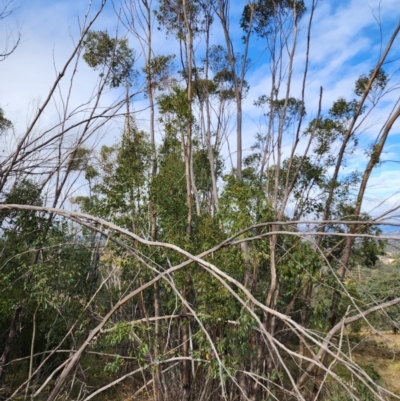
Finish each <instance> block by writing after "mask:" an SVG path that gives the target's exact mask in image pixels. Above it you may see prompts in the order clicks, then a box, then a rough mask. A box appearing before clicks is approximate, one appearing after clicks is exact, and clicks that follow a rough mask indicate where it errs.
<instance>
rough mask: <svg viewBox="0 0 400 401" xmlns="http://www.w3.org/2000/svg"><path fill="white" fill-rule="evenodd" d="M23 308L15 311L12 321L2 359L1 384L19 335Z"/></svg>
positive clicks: (0, 361)
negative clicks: (5, 367)
mask: <svg viewBox="0 0 400 401" xmlns="http://www.w3.org/2000/svg"><path fill="white" fill-rule="evenodd" d="M21 313H22V308H21V307H20V306H19V307H17V308H16V309H15V311H14V316H13V318H12V320H11V324H10V328H9V330H8V335H7V338H6V342H5V345H4V350H3V353H2V355H1V357H0V384H1V383H2V382H3V381H4V378H5V375H6V371H5V369H4V366H5V365H6V364H7V363H8V362H9V361H10V357H11V353H12V351H13V345H14V342H15V339H16V337H17V336H18V333H19V328H18V326H19V322H20V319H21Z"/></svg>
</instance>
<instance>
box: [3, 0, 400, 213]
mask: <svg viewBox="0 0 400 401" xmlns="http://www.w3.org/2000/svg"><path fill="white" fill-rule="evenodd" d="M115 3H116V4H117V1H116V2H115ZM93 4H94V8H95V7H96V5H98V4H99V1H98V0H97V1H96V0H95V1H93ZM243 4H245V2H243ZM243 4H242V2H233V1H232V7H231V10H232V12H234V13H235V15H236V18H235V17H234V18H232V21H231V24H232V26H233V25H234V24H235V23H236V21H237V20H238V19H239V17H240V13H241V9H242V7H243ZM87 5H88V2H86V1H85V0H79V1H77V0H69V1H60V0H57V1H48V0H31V1H26V0H25V1H24V0H20V1H19V2H17V1H16V2H15V6H16V9H15V11H14V13H13V14H12V15H11V16H10V17H8V18H7V19H6V20H4V21H0V35H1V36H0V37H1V38H4V37H5V32H6V29H8V31H11V32H17V31H18V30H19V31H20V32H21V34H22V41H21V44H20V46H19V47H18V49H17V50H16V52H15V53H14V54H13V55H12V56H11V57H9V58H8V59H7V60H5V61H4V62H2V63H0V69H1V74H0V107H2V108H3V109H4V111H5V113H6V115H7V116H8V118H10V119H11V120H12V121H13V122H14V123H15V127H16V129H17V131H23V129H24V127H26V125H27V124H28V121H29V119H30V118H31V116H32V114H33V112H34V110H35V108H36V107H37V105H38V104H39V103H40V101H41V100H42V99H43V98H44V96H45V95H46V92H47V91H48V89H49V88H50V86H51V84H52V82H53V81H54V77H55V75H56V71H58V70H59V68H60V66H61V65H62V63H63V62H64V61H65V59H66V58H67V57H68V55H69V52H70V51H71V49H72V48H73V40H74V39H76V38H77V33H78V30H79V25H78V24H79V19H80V20H82V18H83V14H84V12H85V11H86V9H87ZM399 18H400V7H399V6H398V0H382V1H377V0H374V1H365V0H348V1H342V0H340V1H336V0H335V1H333V0H321V1H320V2H319V5H318V7H317V10H316V13H315V17H314V25H313V29H312V42H311V54H310V67H309V80H308V84H307V87H306V105H307V113H308V117H309V118H310V119H311V118H312V117H313V116H315V114H316V112H317V108H318V93H319V87H320V86H323V88H324V97H323V102H322V105H323V110H324V111H327V110H328V109H329V108H330V107H331V105H332V103H333V101H335V100H337V99H338V98H339V97H341V96H343V97H345V98H346V99H348V100H350V99H352V98H353V97H354V94H353V92H352V91H353V87H354V82H355V80H356V79H357V78H358V77H359V76H360V75H361V74H363V73H368V72H369V71H370V70H371V68H373V66H374V65H375V64H376V62H377V60H378V57H379V54H380V51H381V49H382V45H383V46H385V44H386V42H387V39H388V37H389V36H390V35H391V33H392V31H393V29H394V26H395V25H396V22H397V21H398V19H399ZM235 19H236V21H235ZM377 21H380V26H379V24H378V22H377ZM116 28H117V19H116V16H115V13H114V11H113V7H112V4H111V2H109V3H108V5H107V6H106V9H105V11H104V12H103V13H102V14H101V16H100V18H99V19H98V21H97V22H96V24H95V26H94V29H99V30H100V29H102V30H103V29H107V30H108V31H109V32H115V29H116ZM119 31H120V32H121V33H123V29H122V27H119ZM305 31H306V25H305V24H304V26H303V28H302V32H301V35H300V39H299V43H298V55H297V56H296V63H295V70H294V80H293V84H292V90H291V95H292V96H294V97H299V96H300V85H301V74H302V71H303V61H304V49H305V35H304V34H305ZM234 32H235V34H236V40H235V46H237V48H238V50H240V49H241V45H240V37H241V36H242V32H241V31H240V29H239V28H237V29H235V31H234ZM154 35H155V39H154V41H155V48H156V51H159V52H160V53H162V54H165V53H171V52H172V53H174V52H177V47H174V46H175V45H173V41H171V40H168V39H167V38H166V37H165V34H164V33H163V32H160V31H157V30H155V32H154ZM381 35H382V38H381ZM221 39H222V31H221V29H219V28H218V26H216V27H215V30H214V35H213V38H212V40H213V41H215V43H218V41H219V40H221ZM381 39H382V41H381ZM130 40H131V42H130V43H131V45H133V46H134V47H135V42H134V41H133V40H132V38H131V39H130ZM1 43H2V42H1V41H0V46H1ZM201 45H202V44H201V43H199V44H198V46H199V48H201ZM262 48H263V43H262V40H261V39H258V40H257V39H254V41H253V42H252V46H251V52H250V57H251V58H252V59H253V60H256V59H257V57H258V54H257V53H259V52H260V49H262ZM399 57H400V38H398V39H397V41H396V43H395V46H394V48H393V51H392V54H391V55H390V56H389V58H388V60H390V61H392V62H391V63H388V64H387V65H386V66H385V69H386V71H388V72H389V74H393V80H392V82H393V85H394V84H395V83H396V82H398V78H399V72H398V69H399V67H400V59H398V58H399ZM77 79H78V80H77V85H76V87H75V89H74V91H73V95H72V100H73V102H76V103H77V104H78V103H79V102H80V101H81V100H82V99H84V98H85V97H86V96H88V95H89V94H90V92H91V91H92V88H93V86H94V85H95V83H96V80H97V75H96V72H93V71H91V70H90V69H89V68H88V67H86V66H85V65H84V64H83V63H81V64H79V66H78V76H77ZM247 80H248V82H249V84H250V88H251V89H250V92H249V95H248V96H247V98H246V99H245V100H244V112H245V117H244V130H243V131H244V136H243V142H244V148H245V150H246V149H249V148H250V146H251V145H252V144H253V142H254V140H253V138H254V134H255V133H256V132H257V131H258V129H259V128H260V117H259V110H258V109H256V108H255V107H254V105H253V102H254V100H256V99H257V98H258V96H260V95H262V94H267V93H268V91H269V88H270V83H269V74H268V65H267V63H266V60H264V59H263V58H262V57H261V59H260V60H259V62H258V63H257V64H256V65H255V66H254V67H253V68H252V69H251V70H250V71H249V73H248V75H247ZM399 93H400V92H399V91H398V90H393V91H392V92H391V93H389V94H388V95H387V97H386V98H385V101H384V102H382V105H381V106H379V107H378V108H377V109H376V110H375V111H374V112H373V113H372V114H371V116H370V117H369V118H368V120H367V121H366V123H365V125H364V129H363V130H362V131H361V133H360V136H359V139H360V144H361V147H360V150H359V151H357V153H356V155H355V156H354V157H353V158H351V159H350V160H349V161H348V164H347V169H348V171H352V170H354V169H361V168H362V167H363V166H364V165H365V155H364V149H363V148H366V147H367V146H368V145H369V144H371V142H372V141H373V140H374V138H375V137H376V133H377V132H378V131H379V130H380V129H381V127H382V124H383V123H384V122H385V120H386V118H387V116H388V113H389V110H390V109H391V108H392V107H393V105H394V104H395V102H396V101H397V100H398V98H399ZM116 96H118V94H117V93H116V92H115V91H114V92H112V91H110V92H109V93H108V94H107V95H106V97H105V98H104V102H106V101H107V100H109V101H112V100H114V98H115V97H116ZM144 106H145V101H144V100H143V99H139V98H138V100H137V101H136V102H134V104H133V109H134V110H136V111H138V110H141V109H142V108H143V107H144ZM53 119H54V116H53V115H52V114H51V112H50V111H49V112H48V113H47V114H46V115H45V118H44V119H43V121H42V122H41V127H43V128H44V127H45V126H46V124H51V122H52V121H53ZM138 119H139V120H140V121H143V123H144V125H145V124H146V114H143V115H142V114H139V115H138ZM38 129H41V128H38ZM118 135H119V132H118V130H116V131H115V132H114V131H113V130H111V131H110V130H109V131H107V132H103V139H101V138H98V141H99V142H101V141H102V140H103V141H106V142H112V141H113V140H114V139H115V138H117V137H118ZM3 145H4V144H3ZM231 147H232V148H235V138H234V135H232V136H231ZM382 160H394V161H396V160H400V124H399V123H396V125H395V127H394V128H393V130H392V133H391V135H390V138H389V140H388V142H387V145H386V149H385V152H384V154H383V156H382ZM399 177H400V164H399V163H395V162H385V163H383V164H382V165H381V166H380V167H379V168H378V169H376V171H374V174H373V177H372V178H371V181H370V185H369V190H368V196H367V202H366V203H365V205H364V210H365V211H373V214H376V213H380V212H382V211H383V210H385V209H387V208H388V207H393V206H395V205H400V193H399V191H400V179H399ZM385 198H388V200H387V201H386V203H385V205H381V203H382V202H383V200H384V199H385Z"/></svg>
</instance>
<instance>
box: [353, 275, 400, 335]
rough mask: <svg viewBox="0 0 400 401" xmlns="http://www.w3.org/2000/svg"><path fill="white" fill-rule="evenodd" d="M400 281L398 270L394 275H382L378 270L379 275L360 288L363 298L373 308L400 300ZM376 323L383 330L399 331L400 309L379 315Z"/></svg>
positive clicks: (389, 309) (396, 307) (397, 307)
mask: <svg viewBox="0 0 400 401" xmlns="http://www.w3.org/2000/svg"><path fill="white" fill-rule="evenodd" d="M399 280H400V271H399V269H397V268H393V272H392V273H386V272H385V273H380V272H379V270H378V272H377V274H374V275H373V276H372V277H371V278H370V279H369V280H367V281H366V283H365V284H364V285H362V286H360V290H359V291H360V293H361V297H362V299H363V300H364V302H365V303H366V304H368V305H371V306H372V305H374V304H379V303H383V302H387V301H391V300H393V299H395V298H398V297H400V288H399V285H398V283H399ZM374 323H375V324H376V326H377V327H378V328H379V329H381V330H388V329H393V330H394V331H397V330H398V329H399V328H400V307H399V306H398V305H397V306H393V307H391V308H388V309H386V311H385V312H383V313H382V312H381V313H377V314H376V315H375V319H374Z"/></svg>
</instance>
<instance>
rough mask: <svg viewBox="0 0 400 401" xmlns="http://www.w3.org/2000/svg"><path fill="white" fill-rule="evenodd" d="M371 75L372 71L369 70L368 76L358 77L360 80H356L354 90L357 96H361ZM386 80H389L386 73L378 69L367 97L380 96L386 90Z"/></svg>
mask: <svg viewBox="0 0 400 401" xmlns="http://www.w3.org/2000/svg"><path fill="white" fill-rule="evenodd" d="M373 73H374V70H371V71H370V73H369V75H368V76H367V75H365V74H363V75H361V76H360V78H358V80H357V81H356V85H355V89H354V93H355V94H356V95H357V96H361V95H362V94H363V93H364V91H365V89H366V88H367V85H368V83H369V81H370V79H371V77H372V74H373ZM388 80H389V79H388V76H387V74H386V72H385V71H384V70H382V69H380V70H379V71H378V73H377V75H376V77H375V79H374V82H373V83H372V85H371V88H370V93H369V96H370V97H371V96H372V97H376V96H377V95H379V94H381V93H382V92H383V90H384V89H385V88H386V86H387V84H388Z"/></svg>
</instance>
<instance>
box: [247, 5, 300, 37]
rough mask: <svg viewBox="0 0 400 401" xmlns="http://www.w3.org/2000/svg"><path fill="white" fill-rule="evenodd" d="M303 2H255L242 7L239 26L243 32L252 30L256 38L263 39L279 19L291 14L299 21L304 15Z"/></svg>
mask: <svg viewBox="0 0 400 401" xmlns="http://www.w3.org/2000/svg"><path fill="white" fill-rule="evenodd" d="M305 11H306V7H305V4H304V1H303V0H298V1H293V0H279V1H276V0H256V1H253V2H251V3H249V4H247V5H246V6H245V7H244V10H243V14H242V18H241V20H240V26H241V28H242V29H243V30H244V31H245V32H248V31H249V30H253V31H254V32H255V33H256V34H257V36H259V37H262V38H265V37H267V36H268V35H269V34H271V32H272V31H273V26H274V23H279V20H280V17H283V16H287V15H290V14H293V16H294V18H295V19H296V20H299V19H300V18H301V17H302V15H303V14H304V13H305Z"/></svg>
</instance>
